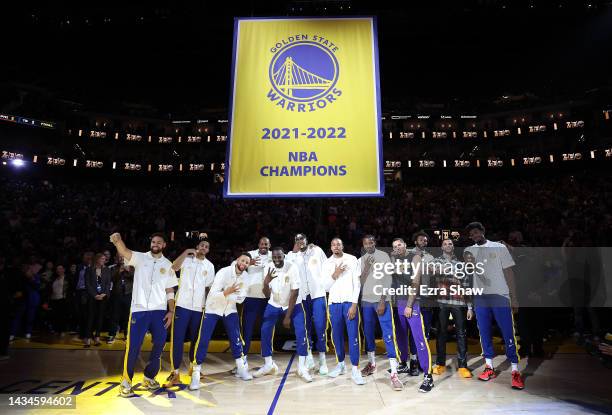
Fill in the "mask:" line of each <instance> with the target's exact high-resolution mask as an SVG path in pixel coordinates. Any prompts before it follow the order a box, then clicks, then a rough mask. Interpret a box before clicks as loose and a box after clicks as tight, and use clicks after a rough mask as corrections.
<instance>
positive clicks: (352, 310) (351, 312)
mask: <svg viewBox="0 0 612 415" xmlns="http://www.w3.org/2000/svg"><path fill="white" fill-rule="evenodd" d="M356 315H357V304H354V303H353V304H351V308H349V311H348V313H347V315H346V316H347V317H348V319H349V320H352V319H354V318H355V316H356Z"/></svg>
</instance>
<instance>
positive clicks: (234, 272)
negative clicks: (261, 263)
mask: <svg viewBox="0 0 612 415" xmlns="http://www.w3.org/2000/svg"><path fill="white" fill-rule="evenodd" d="M250 263H251V255H250V254H249V253H248V252H244V253H242V254H240V256H239V257H238V259H236V261H235V262H233V263H232V264H231V265H230V266H229V267H225V268H221V270H219V272H217V275H215V279H214V281H213V283H212V287H211V288H210V292H209V295H208V298H207V299H206V309H205V314H204V317H203V318H202V321H201V322H200V330H199V336H198V340H197V341H196V347H195V358H194V361H193V372H192V373H191V383H190V384H189V389H191V390H196V389H200V372H201V370H202V366H201V365H202V362H203V361H204V359H205V358H206V353H207V352H208V343H209V342H210V338H211V337H212V335H213V331H214V330H215V326H216V325H217V321H219V320H223V325H224V326H225V331H226V332H227V336H228V338H229V342H230V348H231V349H232V356H233V357H234V359H235V360H236V368H237V370H236V376H237V377H239V378H241V379H242V380H251V379H253V376H251V374H250V373H249V370H248V368H247V366H246V364H245V361H244V356H243V350H242V339H241V338H240V321H239V319H238V311H237V310H236V304H237V303H238V304H240V303H242V302H243V301H244V299H245V296H246V287H245V284H244V277H245V274H246V270H247V268H248V266H249V264H250Z"/></svg>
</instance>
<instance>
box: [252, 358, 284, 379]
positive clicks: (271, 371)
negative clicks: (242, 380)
mask: <svg viewBox="0 0 612 415" xmlns="http://www.w3.org/2000/svg"><path fill="white" fill-rule="evenodd" d="M277 373H278V366H276V363H275V362H272V364H271V365H270V366H267V365H263V366H262V367H260V368H259V370H257V371H256V372H255V373H253V376H254V377H256V378H260V377H262V376H266V375H276V374H277Z"/></svg>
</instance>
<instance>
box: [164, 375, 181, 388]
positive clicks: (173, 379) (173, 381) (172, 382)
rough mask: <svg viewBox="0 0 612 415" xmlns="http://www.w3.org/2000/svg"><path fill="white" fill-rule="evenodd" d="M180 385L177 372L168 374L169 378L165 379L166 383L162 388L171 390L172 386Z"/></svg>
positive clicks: (179, 376) (179, 377)
mask: <svg viewBox="0 0 612 415" xmlns="http://www.w3.org/2000/svg"><path fill="white" fill-rule="evenodd" d="M180 384H181V375H180V374H179V373H178V372H174V371H173V372H172V373H170V376H168V378H167V379H166V383H164V388H171V387H173V386H177V385H180Z"/></svg>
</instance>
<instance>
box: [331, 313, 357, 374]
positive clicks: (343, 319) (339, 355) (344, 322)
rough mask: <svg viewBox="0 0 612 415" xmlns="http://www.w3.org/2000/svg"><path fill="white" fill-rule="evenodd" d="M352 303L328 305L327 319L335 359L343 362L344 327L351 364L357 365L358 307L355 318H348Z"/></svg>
mask: <svg viewBox="0 0 612 415" xmlns="http://www.w3.org/2000/svg"><path fill="white" fill-rule="evenodd" d="M351 305H352V303H349V302H344V303H333V304H330V305H329V321H330V323H331V329H332V343H333V345H334V349H335V350H336V359H337V360H338V362H339V363H342V362H344V358H345V351H344V327H346V331H347V333H348V346H349V356H350V358H351V364H352V365H353V366H358V365H359V353H360V350H361V344H360V340H359V320H360V318H359V309H357V314H356V315H355V318H353V319H352V320H349V318H348V311H349V308H351Z"/></svg>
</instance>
